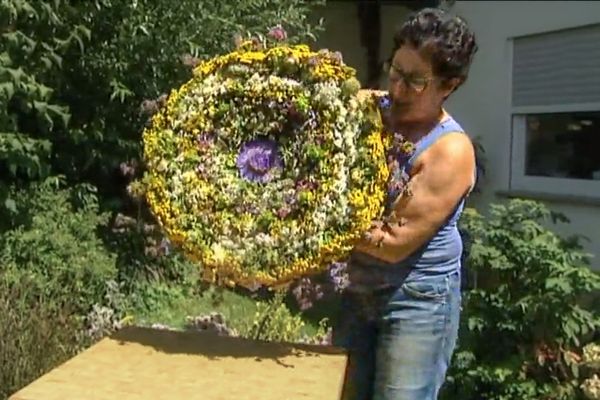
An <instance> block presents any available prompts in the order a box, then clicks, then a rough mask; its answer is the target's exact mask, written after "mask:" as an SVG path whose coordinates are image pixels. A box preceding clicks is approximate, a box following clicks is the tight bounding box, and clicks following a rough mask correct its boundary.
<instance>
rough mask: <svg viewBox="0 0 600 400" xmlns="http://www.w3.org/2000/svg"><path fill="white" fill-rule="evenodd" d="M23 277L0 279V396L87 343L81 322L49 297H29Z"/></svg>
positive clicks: (37, 375) (59, 361)
mask: <svg viewBox="0 0 600 400" xmlns="http://www.w3.org/2000/svg"><path fill="white" fill-rule="evenodd" d="M32 284H33V285H35V282H31V281H30V280H29V279H28V278H27V277H25V278H24V279H23V280H21V281H18V282H11V283H8V282H5V281H2V280H1V279H0V399H1V400H4V399H7V398H8V396H10V395H12V394H13V393H14V392H16V391H17V390H19V389H21V388H22V387H24V386H25V385H27V384H29V383H30V382H32V381H33V380H35V379H37V378H38V377H39V376H41V375H42V374H44V373H46V372H48V371H49V370H51V369H52V368H54V367H56V365H58V364H60V363H62V362H64V361H66V360H67V359H69V358H70V357H72V356H73V355H74V354H76V353H77V352H78V351H79V350H80V349H81V348H82V347H83V346H84V345H85V344H86V343H87V342H86V338H85V337H82V336H81V335H80V332H81V325H80V322H79V321H78V319H77V318H75V317H74V314H73V313H72V312H71V311H70V310H69V309H68V308H66V307H67V306H66V305H64V304H63V307H60V308H59V307H56V306H55V304H54V303H52V300H41V301H38V302H34V303H32V302H30V301H28V300H29V299H30V298H31V286H30V285H32Z"/></svg>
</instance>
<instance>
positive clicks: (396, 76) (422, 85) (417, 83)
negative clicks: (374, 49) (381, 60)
mask: <svg viewBox="0 0 600 400" xmlns="http://www.w3.org/2000/svg"><path fill="white" fill-rule="evenodd" d="M384 71H385V72H387V73H388V79H389V80H390V82H392V83H398V82H400V81H403V82H404V84H405V85H406V86H407V87H408V88H410V89H412V90H414V91H415V92H417V93H422V92H423V91H424V90H425V89H427V86H428V85H429V83H430V82H431V81H433V80H435V78H433V77H425V76H415V75H414V74H406V73H404V72H403V71H402V70H401V69H400V68H398V67H396V66H395V65H394V64H392V63H390V62H387V63H386V64H385V65H384Z"/></svg>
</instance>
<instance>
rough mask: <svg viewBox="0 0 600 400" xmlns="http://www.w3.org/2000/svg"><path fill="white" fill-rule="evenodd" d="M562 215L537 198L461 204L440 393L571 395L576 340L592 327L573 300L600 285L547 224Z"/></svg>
mask: <svg viewBox="0 0 600 400" xmlns="http://www.w3.org/2000/svg"><path fill="white" fill-rule="evenodd" d="M558 220H560V221H566V219H565V218H564V216H561V215H559V214H556V213H553V212H551V211H550V210H549V209H547V208H546V207H545V206H543V205H542V204H541V203H537V202H533V201H525V200H513V201H510V202H509V203H508V204H506V205H492V207H491V213H490V216H489V217H488V218H485V217H483V216H482V215H480V214H478V213H477V212H475V211H474V210H468V211H467V212H466V214H465V218H464V228H465V229H466V230H467V231H468V232H469V234H470V236H471V238H472V247H471V253H470V257H469V263H468V265H469V269H470V271H471V273H472V274H473V276H474V279H473V282H474V288H473V289H472V290H470V291H468V292H466V293H465V298H464V312H463V326H462V328H461V337H460V341H459V349H458V351H457V354H456V356H455V358H454V361H453V367H452V369H451V371H450V376H449V379H448V385H447V387H446V388H445V389H446V390H445V393H444V399H460V400H481V399H490V400H513V399H514V400H534V399H536V400H538V399H547V400H559V399H561V400H562V399H564V400H566V399H579V398H581V397H580V396H581V392H580V390H579V385H580V377H579V364H578V360H579V358H580V353H581V348H582V346H583V345H584V344H585V342H586V341H589V340H591V339H592V337H593V334H594V332H595V331H597V329H598V328H599V327H600V316H599V314H598V310H597V309H596V310H588V309H586V308H584V307H583V306H582V304H583V303H582V300H583V299H584V298H585V296H586V295H589V294H590V293H594V292H596V293H597V292H598V290H599V289H600V277H599V276H598V275H597V274H595V273H594V272H592V270H591V269H590V265H589V261H588V258H587V256H586V255H585V254H584V253H582V251H581V247H580V246H579V244H578V240H577V239H576V238H570V239H564V238H561V237H559V236H558V235H557V234H555V233H554V232H553V231H552V230H550V229H548V227H547V226H548V224H549V223H550V222H554V221H558Z"/></svg>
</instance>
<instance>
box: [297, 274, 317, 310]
mask: <svg viewBox="0 0 600 400" xmlns="http://www.w3.org/2000/svg"><path fill="white" fill-rule="evenodd" d="M292 293H293V294H294V297H295V298H296V301H297V302H298V306H299V307H300V310H302V311H306V310H308V309H309V308H311V307H312V306H313V304H314V303H315V302H316V301H318V300H320V299H322V298H323V296H324V292H323V287H322V286H321V285H320V284H318V283H315V282H313V281H312V280H311V279H310V278H308V277H304V278H301V279H300V280H299V281H298V282H297V283H296V286H295V287H294V289H292Z"/></svg>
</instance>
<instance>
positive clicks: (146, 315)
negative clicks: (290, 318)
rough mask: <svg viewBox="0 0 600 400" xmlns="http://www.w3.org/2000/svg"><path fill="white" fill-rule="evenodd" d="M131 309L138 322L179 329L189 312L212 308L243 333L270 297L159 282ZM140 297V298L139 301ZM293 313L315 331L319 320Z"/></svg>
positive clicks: (305, 329)
mask: <svg viewBox="0 0 600 400" xmlns="http://www.w3.org/2000/svg"><path fill="white" fill-rule="evenodd" d="M136 298H137V299H134V306H133V307H132V308H131V310H130V312H129V313H130V315H131V316H132V317H133V322H134V323H135V324H136V325H141V326H151V325H152V324H163V325H167V326H170V327H172V328H176V329H183V328H185V324H186V317H187V316H200V315H207V314H210V313H211V312H218V313H221V314H222V315H223V316H224V317H225V321H226V324H227V326H229V327H230V328H234V329H235V330H237V331H238V332H239V333H240V334H241V335H243V336H244V335H246V334H248V332H249V331H250V329H251V328H252V326H253V323H254V321H255V318H256V314H257V312H259V306H258V305H259V304H261V303H263V304H264V303H266V302H267V300H264V299H262V300H259V299H253V298H251V297H250V296H248V295H244V294H240V293H236V292H234V291H232V290H226V289H225V290H222V291H220V292H219V293H217V292H215V291H214V289H208V290H205V291H202V292H200V293H194V292H193V291H191V290H185V289H182V288H181V287H175V286H167V285H164V284H160V283H155V284H152V285H150V286H147V287H145V288H143V289H142V290H140V291H139V294H137V295H136ZM135 300H137V301H135ZM290 312H291V313H292V315H300V316H301V317H302V320H303V322H304V326H303V327H302V328H301V333H302V334H306V335H309V336H312V335H314V334H315V333H316V332H317V329H318V322H317V321H314V319H312V318H308V317H307V316H305V315H304V314H301V313H299V312H298V311H295V310H292V311H290Z"/></svg>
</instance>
